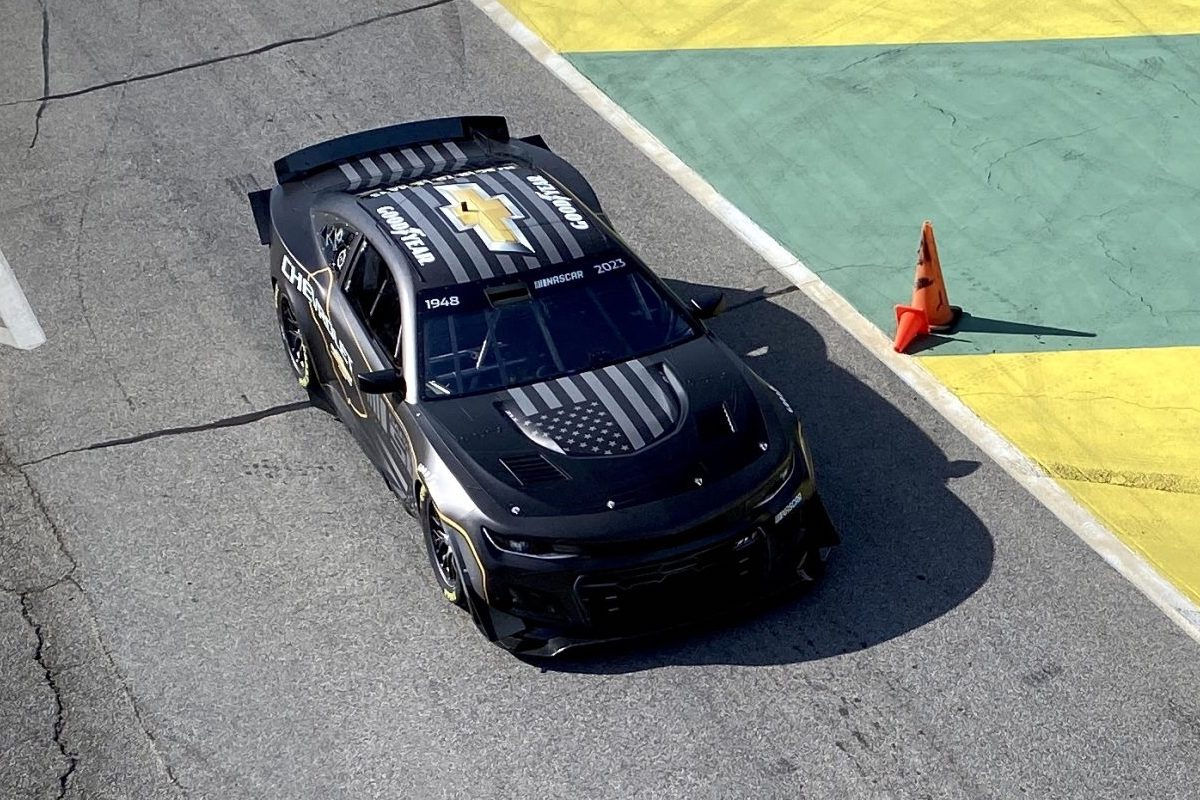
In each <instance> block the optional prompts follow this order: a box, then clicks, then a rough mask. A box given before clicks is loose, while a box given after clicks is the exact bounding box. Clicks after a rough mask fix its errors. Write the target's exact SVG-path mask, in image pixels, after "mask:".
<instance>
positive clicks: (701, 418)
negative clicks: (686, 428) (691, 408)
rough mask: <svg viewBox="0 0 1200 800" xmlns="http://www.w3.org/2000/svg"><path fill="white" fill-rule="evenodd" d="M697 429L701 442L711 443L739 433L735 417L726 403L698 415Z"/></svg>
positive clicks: (711, 407)
mask: <svg viewBox="0 0 1200 800" xmlns="http://www.w3.org/2000/svg"><path fill="white" fill-rule="evenodd" d="M696 428H697V429H698V432H699V434H700V441H702V442H711V441H713V440H715V439H721V438H724V437H726V436H728V435H729V434H731V433H736V432H737V427H736V426H735V425H734V424H733V417H732V416H731V415H730V413H729V408H728V406H726V405H725V404H724V403H719V404H717V405H715V406H710V407H709V408H706V409H704V410H703V411H701V412H700V413H698V414H697V415H696Z"/></svg>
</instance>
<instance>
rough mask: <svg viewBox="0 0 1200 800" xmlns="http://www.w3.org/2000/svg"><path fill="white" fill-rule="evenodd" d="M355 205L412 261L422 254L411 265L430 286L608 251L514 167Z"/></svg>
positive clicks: (584, 221) (541, 180)
mask: <svg viewBox="0 0 1200 800" xmlns="http://www.w3.org/2000/svg"><path fill="white" fill-rule="evenodd" d="M459 152H461V150H460V151H459ZM364 171H365V168H364ZM359 201H360V202H361V203H362V205H363V206H364V207H365V208H366V209H367V210H368V211H370V212H372V213H374V214H375V215H376V216H377V217H378V218H379V219H380V220H381V222H382V223H383V225H384V227H385V228H387V229H388V230H389V231H390V232H391V233H392V235H393V236H394V237H395V238H396V239H397V240H398V241H399V242H400V243H401V244H402V245H403V246H405V247H407V248H408V249H409V250H410V251H412V252H413V253H414V254H416V249H415V248H416V247H418V246H419V247H422V248H428V253H426V252H425V251H424V250H423V251H422V254H423V255H425V256H427V257H426V258H422V259H419V260H418V261H419V266H420V268H421V271H422V275H423V276H424V277H425V279H426V280H427V282H430V283H465V282H473V281H479V280H487V279H490V278H495V277H500V276H504V275H513V274H516V273H518V272H524V271H527V270H533V269H539V268H542V267H551V266H555V265H557V264H563V263H566V262H568V261H574V260H576V259H580V258H582V257H584V256H585V255H587V254H600V253H602V252H605V251H607V250H609V249H611V248H612V245H613V241H612V240H611V239H610V238H609V237H608V235H607V234H606V233H605V232H604V231H603V229H601V228H600V227H599V226H597V224H596V223H595V221H594V219H592V218H591V217H590V215H587V213H586V209H581V208H578V207H577V205H576V201H575V200H574V199H573V198H571V197H570V196H569V195H567V194H565V193H564V192H563V191H562V190H560V189H559V188H558V187H557V185H555V184H553V183H552V182H550V180H549V179H548V178H546V177H545V176H544V175H541V174H539V173H537V172H535V171H533V170H530V169H528V168H525V167H521V166H518V165H516V164H503V165H499V166H494V167H483V168H479V169H473V170H467V171H458V172H442V173H440V174H435V175H431V176H429V177H421V176H420V175H417V176H415V177H414V179H412V180H409V181H407V182H404V181H401V182H392V183H390V184H388V185H386V186H381V187H379V188H376V189H375V190H373V191H367V192H364V193H361V194H360V197H359ZM418 239H419V240H420V241H419V242H417V240H418Z"/></svg>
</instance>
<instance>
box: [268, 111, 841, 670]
mask: <svg viewBox="0 0 1200 800" xmlns="http://www.w3.org/2000/svg"><path fill="white" fill-rule="evenodd" d="M275 173H276V176H277V178H278V185H277V186H275V187H274V188H272V189H266V190H262V191H258V192H253V193H251V195H250V204H251V208H252V210H253V213H254V221H255V224H256V227H257V229H258V234H259V238H260V240H261V242H262V244H264V245H269V246H270V248H271V251H270V264H271V267H270V272H271V282H272V284H273V286H274V297H275V305H276V309H277V312H278V321H279V328H280V332H281V334H282V337H283V342H284V345H285V348H286V350H287V356H288V359H289V361H290V363H291V367H292V369H293V370H294V372H295V375H296V378H297V379H298V380H299V382H300V384H301V386H303V387H305V388H306V389H307V391H308V393H309V394H310V396H311V398H312V400H313V402H314V403H315V404H316V405H319V406H321V407H323V408H325V409H326V410H330V411H332V412H333V413H335V414H336V415H337V416H338V417H339V418H340V419H341V420H342V421H343V422H344V423H345V424H346V426H347V427H348V428H349V429H350V431H351V432H352V434H353V435H354V437H355V438H356V439H357V440H358V442H359V443H360V444H361V445H362V448H363V450H365V451H366V453H367V456H368V457H369V458H370V459H371V461H372V462H373V463H374V464H375V466H376V467H377V468H378V469H379V470H380V472H382V474H383V476H384V478H385V479H386V480H387V483H388V485H389V486H390V487H391V489H392V490H393V491H394V492H395V493H396V495H397V496H398V497H399V498H400V500H401V501H402V503H403V504H404V507H405V508H406V509H407V510H408V511H409V512H410V513H412V514H413V515H414V516H416V517H417V519H418V520H419V522H420V525H421V529H422V531H423V534H424V539H425V546H426V549H427V551H428V554H429V561H430V565H431V566H432V571H433V576H434V578H435V579H436V581H437V583H438V585H439V586H440V588H441V590H442V592H443V593H444V594H445V596H446V598H447V599H449V600H450V601H451V602H453V603H456V604H458V605H460V606H462V607H464V608H465V609H467V610H468V611H469V613H470V614H471V616H472V618H473V619H474V621H475V623H476V624H477V625H478V627H479V628H480V630H482V631H483V632H484V634H485V635H487V636H488V637H489V638H490V639H492V640H493V641H496V642H498V643H499V644H501V645H502V646H504V647H507V648H509V649H512V650H515V651H518V652H522V653H530V654H540V655H551V654H554V653H557V652H559V651H561V650H562V649H564V648H566V647H568V646H570V645H572V644H577V643H580V642H592V641H598V640H606V639H613V638H621V637H626V636H631V635H636V634H639V633H645V632H647V631H651V630H658V629H662V628H665V627H670V626H673V625H675V624H679V623H683V622H685V621H688V620H694V619H696V618H697V617H700V616H705V615H709V614H712V613H716V612H720V611H722V610H725V609H728V608H732V607H736V606H738V605H741V604H744V603H745V602H746V601H748V600H750V599H752V598H754V597H757V596H760V595H761V594H762V593H763V592H764V591H766V590H768V589H769V588H771V587H780V586H786V585H790V584H792V583H794V582H796V581H800V582H804V581H812V580H815V579H816V578H817V577H818V576H819V575H820V574H821V572H822V571H823V564H824V560H825V556H826V554H827V553H828V551H829V548H830V547H831V546H832V545H834V544H835V543H836V542H837V536H836V533H835V532H834V530H833V527H832V525H831V524H830V522H829V518H828V516H827V515H826V513H825V510H824V507H823V506H822V503H821V499H820V497H819V495H818V494H817V491H816V488H815V486H814V483H813V467H812V460H811V458H810V456H809V453H808V450H807V449H806V446H805V443H804V439H803V437H802V435H801V431H800V426H799V422H798V421H797V419H796V418H795V416H794V414H793V412H792V409H791V408H790V407H789V406H788V404H787V401H786V400H785V399H784V398H783V396H782V395H781V394H780V393H779V392H778V391H776V390H775V389H774V388H772V387H771V386H770V385H769V384H767V383H766V382H764V381H763V380H762V379H761V378H759V377H758V376H757V375H755V374H754V373H753V372H752V371H751V370H750V369H749V368H748V367H747V366H746V365H745V364H743V363H742V361H741V360H740V359H739V358H738V357H737V356H736V355H735V354H734V353H733V352H732V351H731V350H730V349H729V348H728V347H726V346H725V345H724V344H722V343H721V342H720V341H719V340H718V339H717V338H716V337H715V336H714V335H713V334H712V333H711V332H710V331H709V330H708V329H707V328H706V326H705V324H704V322H703V320H704V319H705V318H707V317H711V316H713V315H714V314H716V313H718V312H719V311H720V310H721V309H722V307H723V300H722V298H721V296H720V295H719V294H715V295H713V296H708V297H702V298H689V302H688V303H685V302H682V301H681V300H679V299H678V298H676V296H675V295H674V294H673V293H672V292H671V291H670V290H669V289H668V288H667V286H665V285H664V284H663V283H662V281H660V280H659V279H658V278H657V277H656V276H655V275H654V274H653V273H652V272H651V271H650V270H649V269H648V268H647V267H646V265H645V264H644V263H643V262H642V261H641V260H640V259H639V258H638V257H637V256H636V255H635V254H634V253H633V252H631V250H630V249H629V248H628V247H627V246H626V245H625V243H624V242H623V241H622V240H621V238H620V237H619V236H618V235H617V234H616V233H615V232H614V231H613V229H612V227H611V225H610V224H609V221H608V218H607V217H606V216H605V214H604V212H603V211H602V209H601V207H600V203H599V202H598V201H597V199H596V195H595V192H594V191H593V190H592V188H591V186H589V185H588V183H587V181H586V180H585V179H584V178H583V176H582V175H580V173H579V172H578V171H577V170H576V169H575V168H574V167H572V166H571V165H570V164H568V163H567V162H566V161H564V160H563V159H562V158H560V157H558V156H557V155H555V154H554V153H553V152H551V151H550V149H549V148H548V147H547V146H546V144H545V142H544V141H543V140H542V139H541V137H538V136H530V137H524V138H515V137H511V136H509V133H508V127H507V123H506V121H505V119H504V118H503V117H461V118H449V119H436V120H426V121H420V122H412V123H407V124H402V125H396V126H392V127H388V128H381V129H378V130H372V131H367V132H364V133H358V134H353V135H349V136H344V137H341V138H339V139H334V140H331V141H328V142H324V143H322V144H317V145H313V146H312V147H308V148H305V149H303V150H299V151H297V152H295V153H292V154H291V155H289V156H286V157H284V158H281V159H279V160H278V161H276V162H275Z"/></svg>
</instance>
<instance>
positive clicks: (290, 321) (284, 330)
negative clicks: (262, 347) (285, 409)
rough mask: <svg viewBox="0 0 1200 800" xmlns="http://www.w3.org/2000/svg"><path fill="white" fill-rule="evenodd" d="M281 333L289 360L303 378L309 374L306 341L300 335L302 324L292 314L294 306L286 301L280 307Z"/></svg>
mask: <svg viewBox="0 0 1200 800" xmlns="http://www.w3.org/2000/svg"><path fill="white" fill-rule="evenodd" d="M279 332H280V334H281V335H282V336H283V346H284V347H285V348H286V349H287V354H288V359H289V360H290V361H291V362H292V369H294V370H296V374H297V375H299V376H301V377H303V376H304V375H307V374H308V353H306V352H305V351H304V339H303V338H302V337H301V335H300V324H299V323H298V322H296V315H295V314H293V313H292V304H291V303H289V302H288V301H287V300H284V301H283V302H282V303H281V304H280V307H279Z"/></svg>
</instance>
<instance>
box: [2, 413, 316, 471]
mask: <svg viewBox="0 0 1200 800" xmlns="http://www.w3.org/2000/svg"><path fill="white" fill-rule="evenodd" d="M311 407H312V402H311V401H309V400H299V401H297V402H295V403H283V404H282V405H277V406H271V407H270V408H264V409H263V410H261V411H252V412H250V413H249V414H236V415H234V416H232V417H222V418H221V419H217V420H213V421H212V422H202V423H200V424H198V425H182V426H179V427H174V428H160V429H158V430H154V431H149V432H147V433H139V434H136V435H134V436H124V437H121V438H120V439H106V440H104V441H102V442H93V443H92V444H89V445H84V446H83V447H72V448H70V449H68V450H62V451H59V452H57V453H51V454H50V455H46V456H42V457H40V458H35V459H33V460H31V461H25V462H22V463H21V464H18V465H17V466H18V467H31V466H33V465H35V464H41V463H42V462H45V461H49V460H50V459H52V458H58V457H59V456H65V455H70V454H72V453H84V452H87V451H89V450H104V449H106V448H109V447H122V446H124V445H129V444H139V443H140V442H146V441H150V440H151V439H161V438H163V437H166V436H181V435H184V434H188V433H200V432H202V431H213V430H217V429H219V428H234V427H237V426H239V425H248V424H249V423H251V422H258V421H259V420H263V419H267V418H268V417H277V416H279V415H280V414H288V413H291V412H292V411H300V410H302V409H305V408H311Z"/></svg>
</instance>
